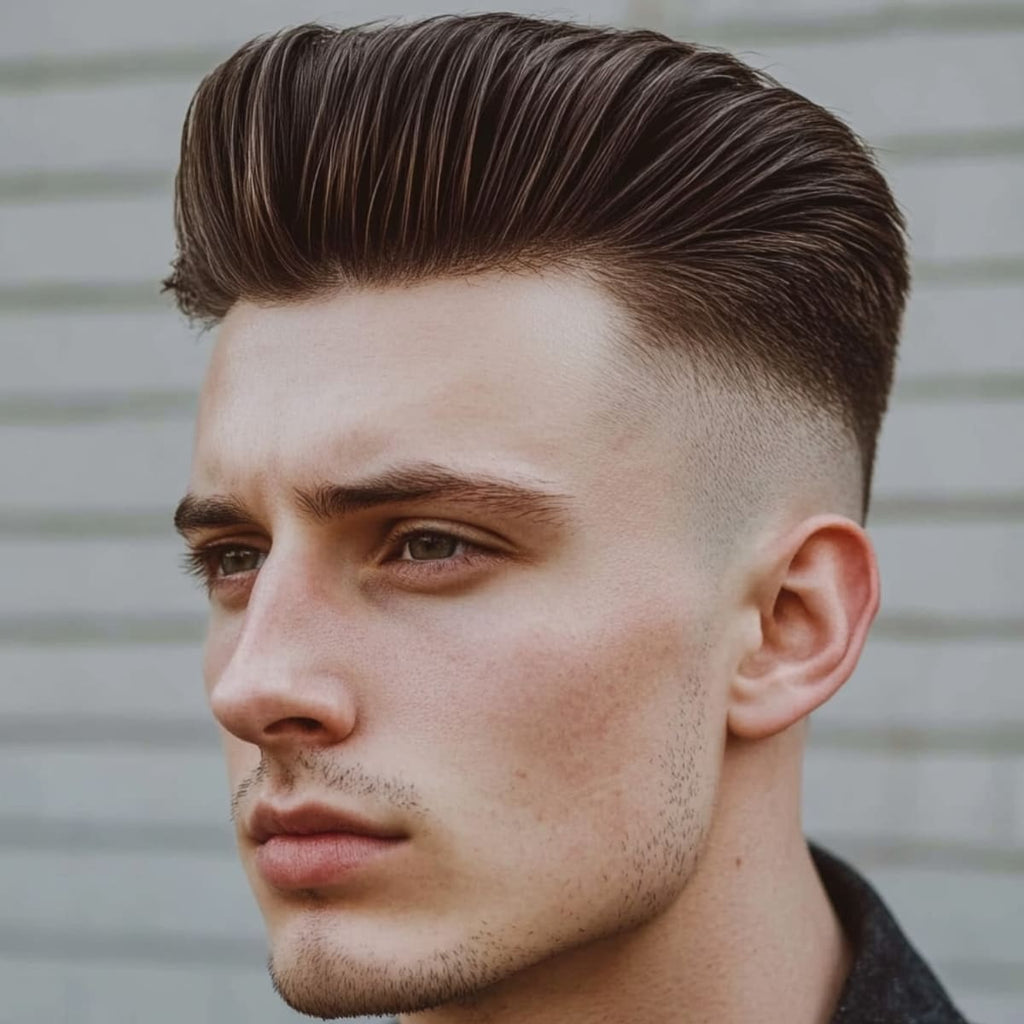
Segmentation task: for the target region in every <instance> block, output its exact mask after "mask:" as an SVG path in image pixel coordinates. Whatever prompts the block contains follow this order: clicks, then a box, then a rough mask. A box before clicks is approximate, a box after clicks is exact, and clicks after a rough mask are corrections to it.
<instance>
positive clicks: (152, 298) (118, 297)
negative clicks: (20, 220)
mask: <svg viewBox="0 0 1024 1024" xmlns="http://www.w3.org/2000/svg"><path fill="white" fill-rule="evenodd" d="M171 255H172V254H171V253H168V269H170V263H169V261H170V257H171ZM913 273H914V279H915V281H916V283H918V284H924V285H937V284H941V285H944V286H945V287H947V288H961V287H968V288H973V287H978V286H981V285H991V284H1021V283H1024V255H1020V256H993V257H972V258H970V259H954V260H923V261H918V262H917V263H915V264H914V267H913ZM155 309H171V310H175V309H176V307H175V305H174V302H173V299H172V298H171V297H170V294H169V293H164V294H161V292H160V285H159V283H158V282H157V281H155V280H153V281H136V282H131V281H124V282H93V283H90V282H84V281H82V282H78V281H53V282H34V283H31V284H19V285H0V316H2V315H3V314H4V313H30V312H38V313H47V312H50V313H52V312H56V311H66V312H81V311H85V310H135V311H140V312H144V311H148V310H155Z"/></svg>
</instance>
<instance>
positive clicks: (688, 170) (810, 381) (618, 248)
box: [162, 13, 908, 511]
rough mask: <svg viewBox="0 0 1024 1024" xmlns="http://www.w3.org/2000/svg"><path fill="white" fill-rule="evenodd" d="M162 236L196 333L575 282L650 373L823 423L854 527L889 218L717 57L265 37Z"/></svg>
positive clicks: (764, 95) (568, 28)
mask: <svg viewBox="0 0 1024 1024" xmlns="http://www.w3.org/2000/svg"><path fill="white" fill-rule="evenodd" d="M865 73H867V70H866V71H865ZM174 219H175V228H176V234H177V256H176V258H175V259H174V261H173V263H172V266H173V272H172V273H171V274H170V276H168V277H167V278H166V279H165V280H164V281H163V282H162V284H163V290H164V291H167V290H171V291H173V293H174V295H175V298H176V301H177V303H178V306H179V308H180V310H181V311H182V312H183V313H184V314H185V315H186V316H187V317H188V318H189V320H190V321H191V322H194V321H196V320H198V321H201V322H202V323H203V325H204V326H205V327H207V328H208V327H210V326H213V325H214V324H216V323H218V322H219V321H220V320H221V319H222V318H223V317H224V316H225V315H226V314H227V312H228V311H229V310H230V308H231V307H232V305H233V304H234V303H235V302H237V301H238V300H240V299H246V300H249V301H253V302H257V303H261V302H263V303H286V302H292V301H301V300H303V299H308V298H313V297H316V296H318V295H320V294H324V293H327V292H329V291H331V290H333V289H336V288H339V287H377V286H387V285H395V284H408V283H412V282H415V281H420V280H425V279H430V278H432V277H440V276H445V275H453V274H470V273H476V272H480V271H486V270H510V271H530V270H537V271H542V270H545V269H548V268H551V267H555V266H559V265H562V266H566V267H575V268H577V269H582V270H583V271H584V272H585V273H586V274H587V276H588V277H589V278H590V279H592V280H593V281H595V282H597V283H598V284H600V285H601V286H603V287H604V288H605V289H607V292H608V294H609V295H610V296H611V297H612V298H613V299H614V300H615V301H616V303H617V305H618V306H619V307H621V309H622V310H623V312H624V316H625V322H626V323H628V325H629V329H630V331H629V333H630V336H631V341H632V342H634V343H635V344H636V346H638V350H639V351H641V352H642V353H643V358H644V360H645V361H646V362H647V363H648V364H651V365H653V364H655V363H656V362H657V360H658V359H663V358H664V357H665V353H675V352H682V353H683V354H684V355H685V357H686V358H687V360H689V361H690V362H691V363H692V364H693V365H694V366H696V367H698V368H699V369H700V371H701V372H703V373H706V374H708V375H710V378H713V379H715V380H718V381H720V382H726V383H728V384H729V385H730V386H733V387H738V388H740V389H743V388H749V389H760V390H761V392H762V397H763V395H764V394H769V395H770V396H771V400H772V401H773V402H775V403H776V405H781V406H786V405H790V406H792V407H793V408H795V409H798V408H801V407H802V408H809V409H812V410H815V411H818V412H821V411H825V412H827V413H828V414H829V415H830V416H831V417H833V418H834V419H835V421H836V422H837V423H839V424H840V425H841V427H842V428H843V429H844V433H846V434H847V435H848V436H850V438H851V440H852V442H855V444H856V448H857V450H858V451H859V456H860V460H859V461H860V468H861V476H862V479H861V481H860V484H861V494H862V500H863V507H864V509H865V511H866V508H867V504H868V496H869V491H870V481H871V474H872V467H873V463H874V456H875V447H876V443H877V437H878V433H879V430H880V426H881V421H882V417H883V415H884V413H885V409H886V404H887V401H888V394H889V389H890V385H891V379H892V373H893V363H894V358H895V351H896V346H897V340H898V335H899V328H900V321H901V317H902V311H903V306H904V302H905V298H906V292H907V288H908V269H907V256H906V246H905V240H904V224H903V220H902V217H901V214H900V212H899V210H898V208H897V206H896V204H895V202H894V200H893V197H892V195H891V193H890V191H889V189H888V187H887V185H886V183H885V180H884V179H883V177H882V175H881V174H880V173H879V171H878V169H877V167H876V165H875V162H874V160H873V158H872V155H871V153H870V152H869V150H868V149H867V147H866V146H865V145H864V144H863V143H861V142H860V141H859V140H858V138H857V137H856V136H855V135H854V133H853V132H852V131H851V130H850V129H849V128H848V127H847V126H846V125H844V124H843V123H842V122H841V121H840V120H839V119H837V118H836V117H835V116H833V115H832V114H831V113H829V112H828V111H826V110H824V109H823V108H822V107H820V106H818V105H816V104H814V103H812V102H811V101H809V100H808V99H806V98H804V97H802V96H800V95H798V94H796V93H794V92H793V91H791V90H789V89H786V88H783V87H782V86H780V85H779V84H778V83H777V82H776V81H774V80H773V79H772V78H770V77H769V76H767V75H766V74H764V73H762V72H760V71H757V70H754V69H752V68H750V67H748V66H747V65H745V64H744V63H742V62H741V61H739V60H738V59H737V58H735V57H734V56H732V55H730V54H727V53H724V52H720V51H717V50H712V49H708V48H703V47H700V46H697V45H694V44H692V43H687V42H681V41H678V40H674V39H671V38H669V37H667V36H665V35H662V34H660V33H658V32H654V31H649V30H620V29H613V28H604V27H589V26H582V25H577V24H573V23H571V22H564V21H555V20H542V19H535V18H527V17H521V16H518V15H513V14H505V13H495V14H482V15H470V16H456V15H442V16H437V17H432V18H427V19H423V20H419V21H415V22H407V23H400V22H392V21H389V22H384V23H379V22H370V23H366V24H363V25H358V26H354V27H351V28H333V27H329V26H324V25H319V24H304V25H299V26H297V27H291V28H287V29H284V30H282V31H280V32H277V33H275V34H272V35H269V36H265V37H256V38H255V39H253V40H251V41H249V42H248V43H246V44H245V45H243V46H242V47H241V48H240V49H238V50H237V51H236V52H235V53H234V54H233V55H232V56H230V57H229V58H228V59H227V60H225V61H224V62H223V63H222V64H220V65H219V66H217V67H216V68H215V69H214V70H213V71H211V72H210V73H209V74H208V75H207V76H206V77H205V78H204V79H203V80H202V82H201V83H200V85H199V87H198V89H197V91H196V93H195V95H194V97H193V98H192V101H191V104H190V105H189V108H188V113H187V116H186V119H185V124H184V127H183V131H182V140H181V162H180V166H179V169H178V174H177V177H176V181H175V203H174Z"/></svg>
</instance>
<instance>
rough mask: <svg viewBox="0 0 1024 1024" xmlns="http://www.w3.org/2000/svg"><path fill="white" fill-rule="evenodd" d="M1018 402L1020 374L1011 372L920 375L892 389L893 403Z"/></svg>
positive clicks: (1023, 376)
mask: <svg viewBox="0 0 1024 1024" xmlns="http://www.w3.org/2000/svg"><path fill="white" fill-rule="evenodd" d="M1021 399H1024V373H1021V372H1019V371H1015V370H1003V371H994V372H991V373H933V374H922V375H920V376H918V377H908V378H906V379H901V380H899V381H898V382H897V383H896V386H895V388H894V389H893V401H894V402H896V403H911V402H912V403H915V404H917V403H919V402H941V401H950V400H960V401H963V400H967V401H989V402H991V401H1002V400H1010V401H1020V400H1021Z"/></svg>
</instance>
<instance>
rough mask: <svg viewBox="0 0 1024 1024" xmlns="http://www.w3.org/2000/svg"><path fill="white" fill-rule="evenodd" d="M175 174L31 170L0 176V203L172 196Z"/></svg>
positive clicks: (139, 170) (135, 170)
mask: <svg viewBox="0 0 1024 1024" xmlns="http://www.w3.org/2000/svg"><path fill="white" fill-rule="evenodd" d="M173 189H174V172H173V171H166V170H160V169H152V170H149V169H146V168H131V167H126V168H119V169H109V170H105V169H102V168H82V169H80V170H79V169H68V170H51V169H50V168H47V167H40V168H34V169H32V170H30V171H22V172H19V173H16V174H10V173H8V174H0V203H10V204H16V203H49V202H67V201H74V200H77V199H100V198H114V199H128V198H138V197H139V196H156V195H166V196H167V198H168V200H170V199H171V197H172V196H173Z"/></svg>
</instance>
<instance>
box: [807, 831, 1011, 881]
mask: <svg viewBox="0 0 1024 1024" xmlns="http://www.w3.org/2000/svg"><path fill="white" fill-rule="evenodd" d="M807 835H808V837H809V838H810V839H812V840H813V841H814V842H815V843H817V844H818V845H819V846H823V847H824V848H825V849H826V850H829V851H830V852H833V853H835V854H836V855H837V856H838V857H841V858H842V859H843V860H848V861H849V862H850V863H851V864H854V865H856V866H857V867H859V868H863V869H864V870H865V871H868V872H870V871H872V870H877V869H880V868H904V867H906V868H924V869H928V870H936V871H979V872H986V873H991V874H1024V847H1020V846H1003V845H998V844H996V845H985V846H982V845H980V844H977V843H964V842H961V841H958V840H942V839H928V840H920V839H910V838H906V837H902V836H872V835H860V834H854V833H851V832H836V831H819V830H817V829H814V828H811V827H810V826H808V829H807Z"/></svg>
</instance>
